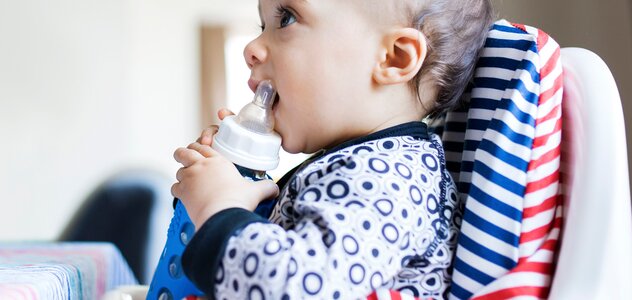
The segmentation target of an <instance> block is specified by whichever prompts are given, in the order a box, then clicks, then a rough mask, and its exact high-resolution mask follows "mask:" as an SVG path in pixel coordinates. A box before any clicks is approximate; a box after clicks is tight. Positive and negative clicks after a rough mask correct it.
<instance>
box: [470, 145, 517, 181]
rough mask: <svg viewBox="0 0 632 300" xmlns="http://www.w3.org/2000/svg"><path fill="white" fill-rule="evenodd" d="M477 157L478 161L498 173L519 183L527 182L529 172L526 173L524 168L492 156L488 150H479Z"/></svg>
mask: <svg viewBox="0 0 632 300" xmlns="http://www.w3.org/2000/svg"><path fill="white" fill-rule="evenodd" d="M477 158H478V161H480V162H482V163H484V164H485V165H487V166H488V167H490V168H492V169H493V170H494V171H496V172H497V173H499V174H501V175H503V176H505V177H507V178H509V179H511V180H513V181H515V182H517V183H519V184H522V185H524V184H526V182H527V174H525V173H524V172H523V171H522V170H520V169H517V168H516V167H514V166H512V165H510V164H508V163H506V162H504V161H502V160H500V159H498V158H497V157H495V156H492V155H491V154H490V153H488V152H486V151H479V152H478V156H477Z"/></svg>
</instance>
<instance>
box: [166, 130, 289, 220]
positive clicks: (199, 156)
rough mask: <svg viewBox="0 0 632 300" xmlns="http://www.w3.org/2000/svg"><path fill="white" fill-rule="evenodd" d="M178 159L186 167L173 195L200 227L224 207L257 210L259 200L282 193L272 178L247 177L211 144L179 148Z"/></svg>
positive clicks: (182, 170) (176, 156) (179, 172)
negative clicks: (255, 179) (254, 180)
mask: <svg viewBox="0 0 632 300" xmlns="http://www.w3.org/2000/svg"><path fill="white" fill-rule="evenodd" d="M211 140H212V139H211ZM174 158H175V159H176V161H177V162H179V163H181V164H182V168H180V169H179V170H178V172H177V173H176V179H177V180H178V182H177V183H175V184H174V185H173V186H172V187H171V194H173V196H174V197H176V198H179V199H180V200H181V201H182V202H183V204H184V206H185V207H186V210H187V213H188V214H189V217H190V218H191V221H193V224H194V225H195V227H196V230H197V229H199V228H200V226H202V224H204V222H206V220H208V219H209V218H210V217H212V216H213V215H215V214H216V213H218V212H220V211H222V210H224V209H228V208H233V207H239V208H243V209H247V210H250V211H253V210H254V209H255V208H256V207H257V205H258V204H259V202H261V201H263V200H265V199H270V198H273V197H276V196H277V194H278V193H279V189H278V187H277V185H276V184H274V182H272V181H271V180H260V181H257V182H252V181H248V180H246V179H245V178H243V177H242V176H241V174H239V171H237V168H236V167H235V165H233V163H231V162H230V161H229V160H227V159H226V158H224V157H223V156H222V155H220V154H219V153H217V152H216V151H215V150H213V149H212V148H211V147H210V146H208V145H202V144H200V143H193V144H190V145H189V146H188V147H187V148H178V149H177V150H176V151H175V153H174Z"/></svg>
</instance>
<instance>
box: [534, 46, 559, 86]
mask: <svg viewBox="0 0 632 300" xmlns="http://www.w3.org/2000/svg"><path fill="white" fill-rule="evenodd" d="M547 40H548V38H547ZM538 46H539V44H538ZM540 49H542V48H539V49H538V50H540ZM559 59H560V48H559V47H558V48H557V49H555V51H553V54H551V57H549V59H548V60H547V62H546V63H545V64H544V65H543V66H542V69H540V78H546V77H548V76H549V74H551V72H553V70H555V67H556V66H557V65H558V62H559ZM540 81H542V80H540Z"/></svg>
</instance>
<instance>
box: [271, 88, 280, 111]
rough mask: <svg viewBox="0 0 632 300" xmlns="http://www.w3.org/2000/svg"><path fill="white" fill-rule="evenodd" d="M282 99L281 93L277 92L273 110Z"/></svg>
mask: <svg viewBox="0 0 632 300" xmlns="http://www.w3.org/2000/svg"><path fill="white" fill-rule="evenodd" d="M280 99H281V97H279V93H278V92H277V94H276V96H274V102H273V103H272V110H274V109H275V108H276V106H277V105H278V104H279V101H280Z"/></svg>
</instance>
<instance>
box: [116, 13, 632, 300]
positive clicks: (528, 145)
mask: <svg viewBox="0 0 632 300" xmlns="http://www.w3.org/2000/svg"><path fill="white" fill-rule="evenodd" d="M560 57H561V59H560ZM562 70H563V72H562ZM464 97H465V98H467V99H468V103H469V105H468V106H466V107H462V108H460V109H457V110H455V111H453V112H450V113H448V115H447V116H446V117H445V119H444V120H443V123H442V124H441V125H440V126H438V127H437V130H438V131H439V133H441V134H442V139H443V141H444V147H445V149H446V159H447V160H448V161H447V165H448V168H449V169H450V171H451V172H452V174H453V177H454V179H455V181H456V182H457V183H458V184H459V191H460V192H461V193H462V194H461V197H462V198H463V199H467V204H466V205H465V214H464V220H463V223H462V228H461V230H462V232H461V236H460V237H459V238H460V242H459V246H458V248H457V252H456V253H457V254H456V258H455V270H454V277H453V280H454V283H453V287H452V291H451V294H450V298H451V299H507V298H529V299H531V298H547V297H550V299H632V285H631V284H630V283H631V281H632V260H631V257H632V221H631V211H630V194H629V184H628V167H627V166H628V165H627V156H626V155H627V151H626V143H625V134H624V128H625V127H624V124H623V115H622V111H621V104H620V99H619V96H618V92H617V88H616V85H615V83H614V79H613V78H612V75H611V74H610V72H609V70H608V69H607V67H606V65H605V64H604V63H603V61H601V60H600V59H599V57H597V56H596V55H595V54H593V53H591V52H589V51H587V50H583V49H577V48H568V49H562V50H561V54H560V48H559V46H558V45H557V43H555V41H553V40H552V39H550V38H549V37H548V35H546V34H545V33H544V32H542V31H540V30H538V29H536V28H532V27H528V26H522V25H517V24H511V23H509V22H507V21H505V20H501V21H498V22H496V23H495V24H494V28H493V29H492V31H490V35H489V37H488V40H487V42H486V45H485V49H484V51H483V54H482V57H481V59H480V60H479V63H478V66H477V70H476V74H475V78H474V86H473V88H472V89H471V90H470V92H468V93H467V94H466V95H464ZM433 125H434V124H433ZM558 241H559V243H558ZM558 249H559V250H558ZM110 296H116V295H114V294H111V295H110ZM358 296H359V297H362V295H358ZM446 296H447V295H446ZM117 297H118V296H117ZM412 298H413V297H412V296H409V295H403V294H399V293H398V292H396V291H389V290H387V289H378V290H377V291H375V292H374V293H373V294H371V295H369V299H412ZM109 299H119V298H116V297H113V298H109Z"/></svg>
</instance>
